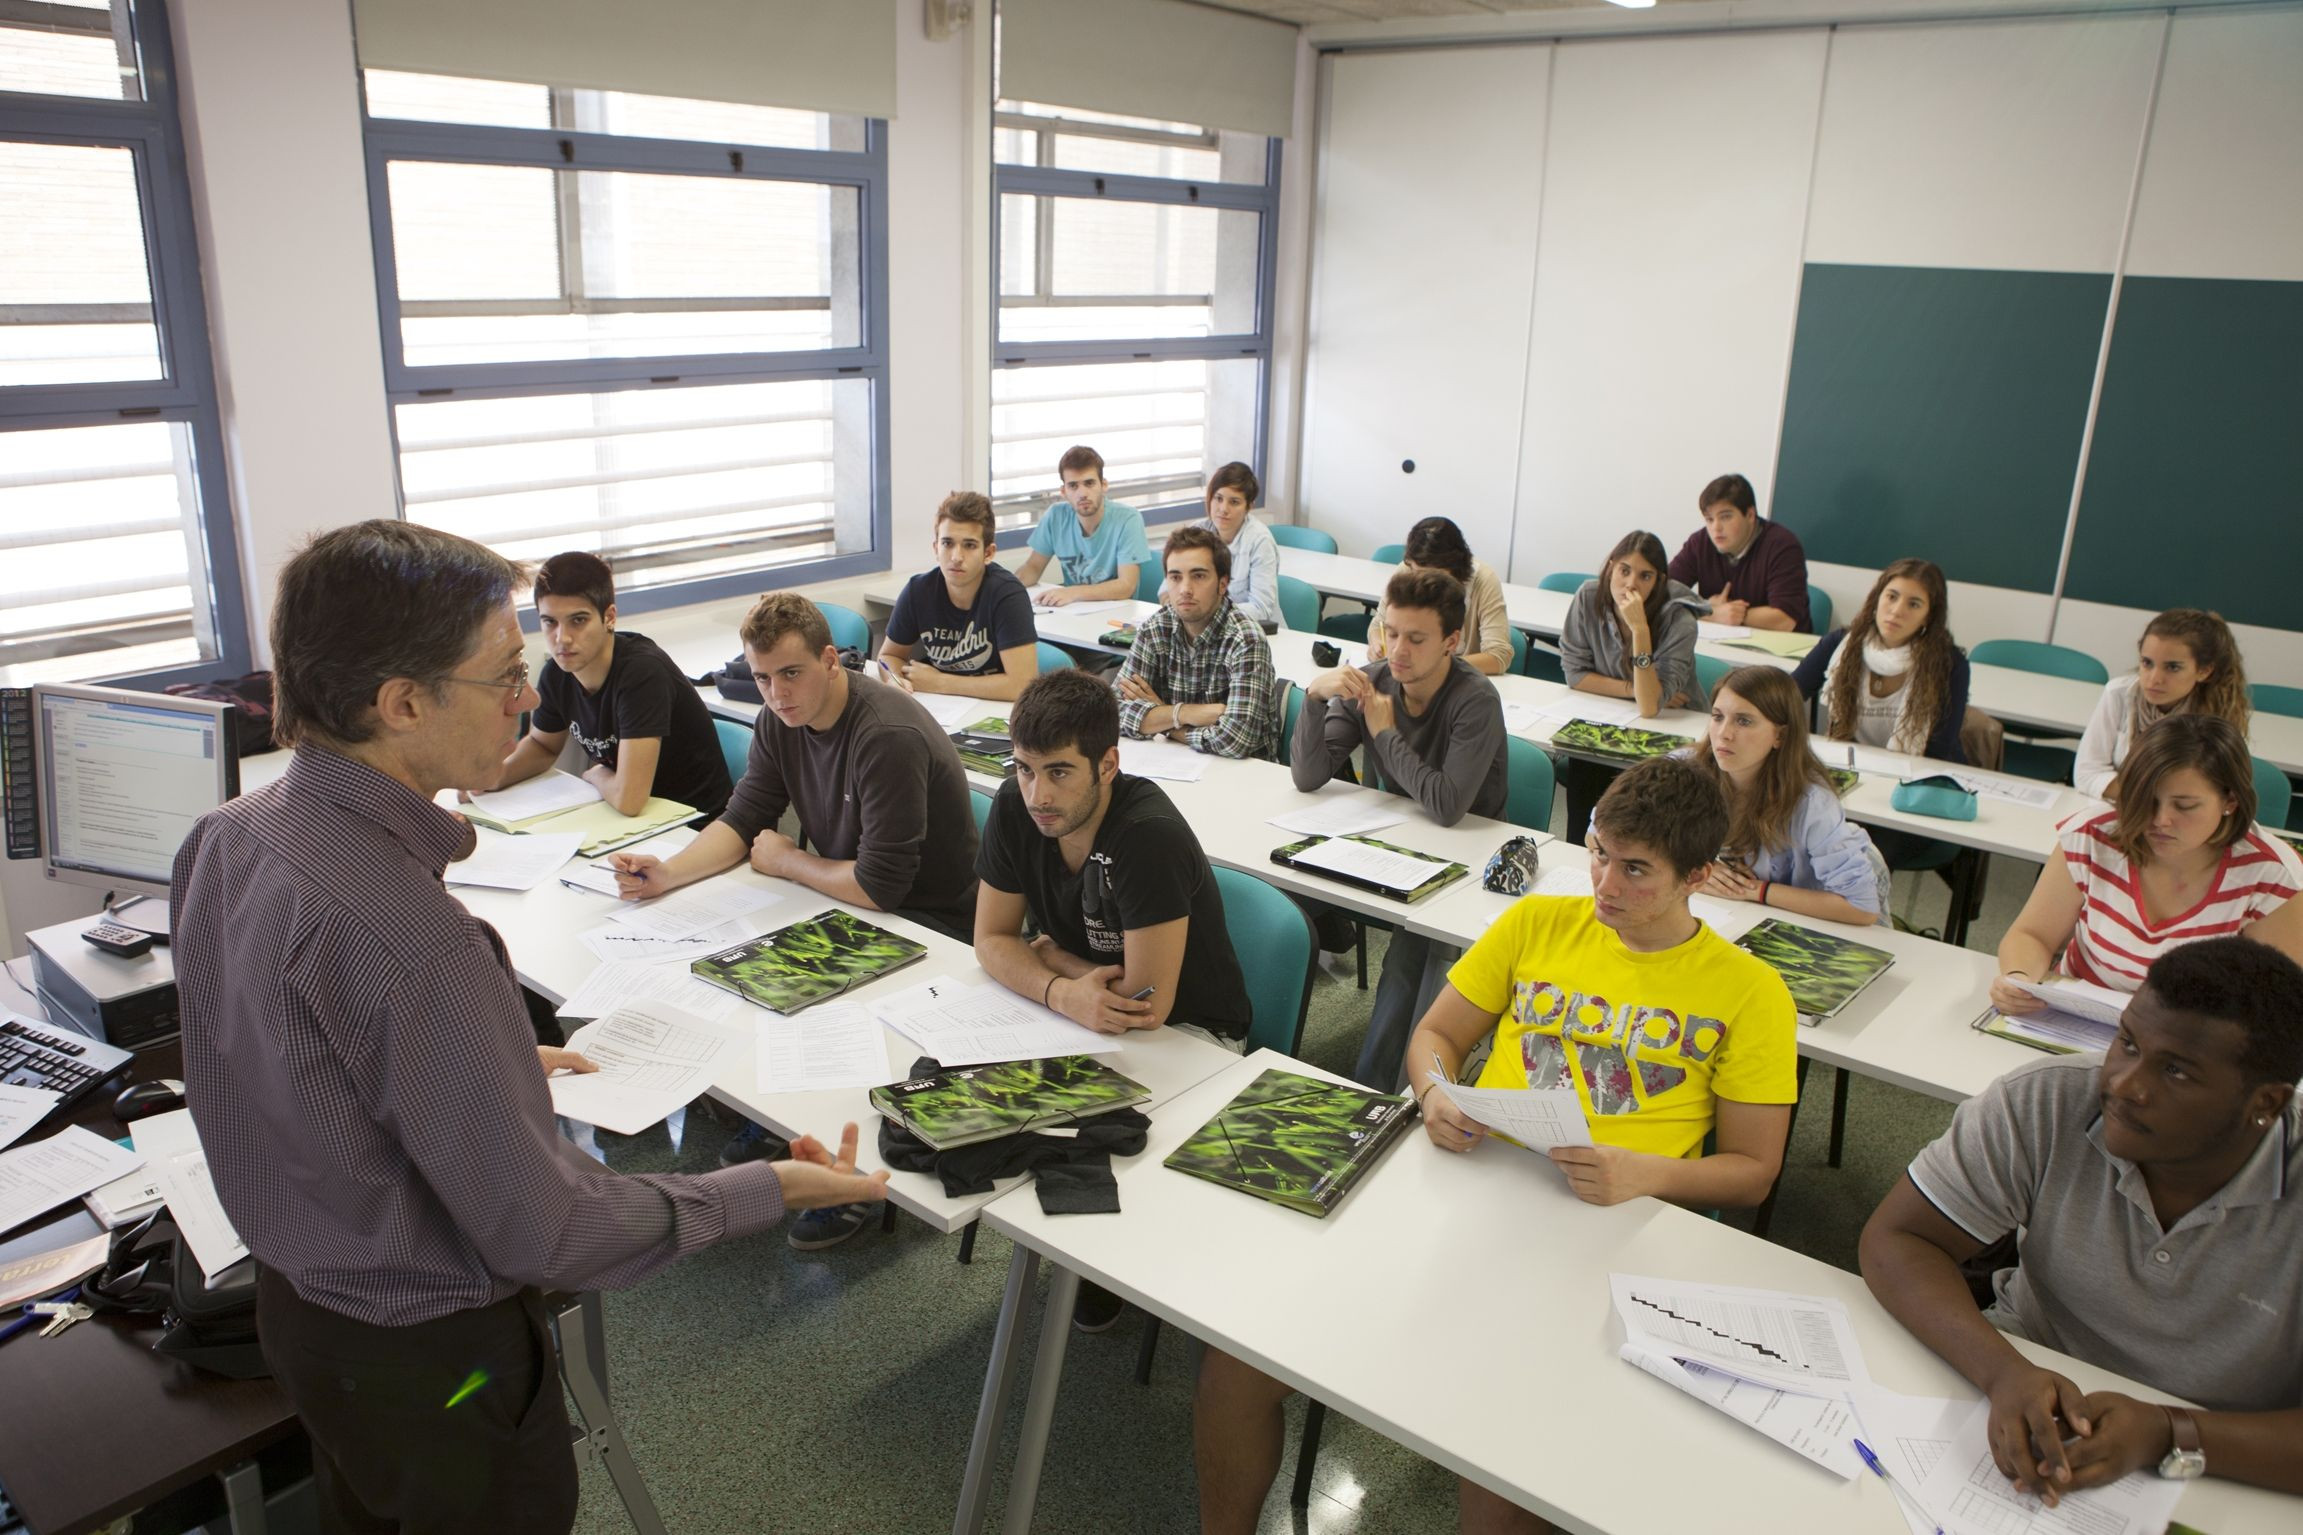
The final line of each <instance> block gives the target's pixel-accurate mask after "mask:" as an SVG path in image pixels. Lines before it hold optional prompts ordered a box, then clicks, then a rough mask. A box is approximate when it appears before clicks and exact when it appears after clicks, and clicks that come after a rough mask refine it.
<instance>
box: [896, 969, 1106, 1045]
mask: <svg viewBox="0 0 2303 1535" xmlns="http://www.w3.org/2000/svg"><path fill="white" fill-rule="evenodd" d="M871 1008H872V1011H873V1013H874V1014H875V1015H876V1016H877V1017H878V1018H879V1020H880V1021H881V1022H882V1023H884V1024H886V1025H887V1026H888V1027H889V1028H891V1029H894V1030H895V1031H896V1032H897V1033H899V1034H901V1035H903V1036H904V1037H905V1038H906V1039H908V1040H910V1041H911V1042H912V1043H913V1044H915V1045H917V1046H919V1047H920V1053H921V1054H922V1055H926V1056H930V1057H932V1058H934V1059H935V1060H936V1061H937V1062H939V1063H940V1064H942V1065H945V1066H981V1065H984V1064H986V1063H988V1062H992V1061H1036V1060H1041V1059H1043V1058H1045V1057H1047V1056H1053V1055H1110V1054H1112V1053H1113V1052H1115V1051H1117V1050H1118V1049H1119V1048H1120V1044H1121V1036H1119V1035H1116V1034H1098V1033H1097V1032H1096V1031H1095V1030H1093V1029H1090V1028H1085V1027H1082V1026H1081V1025H1079V1024H1076V1023H1074V1022H1072V1021H1071V1020H1070V1019H1069V1018H1066V1017H1064V1016H1063V1015H1062V1014H1061V1013H1058V1012H1056V1011H1054V1010H1053V1009H1051V1008H1045V1007H1041V1006H1040V1005H1039V1004H1038V1003H1036V1002H1032V1001H1028V1000H1026V999H1025V998H1023V997H1019V996H1017V995H1016V994H1015V993H1014V992H1012V991H1010V990H1008V989H1007V988H1006V987H1005V986H1002V985H999V984H998V983H997V982H993V981H984V982H981V983H979V984H977V985H973V986H963V985H960V984H958V983H957V982H954V981H953V980H951V979H950V978H949V977H948V976H937V977H936V978H935V979H934V980H931V981H927V982H925V983H923V984H921V985H918V986H914V987H912V988H911V989H909V990H908V991H899V992H897V993H896V994H895V995H894V996H891V997H884V998H879V999H876V1000H875V1001H873V1002H872V1003H871Z"/></svg>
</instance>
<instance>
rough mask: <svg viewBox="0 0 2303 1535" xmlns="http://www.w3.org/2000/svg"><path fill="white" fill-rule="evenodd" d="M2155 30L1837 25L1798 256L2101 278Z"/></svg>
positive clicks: (2084, 24) (2130, 163) (2094, 24)
mask: <svg viewBox="0 0 2303 1535" xmlns="http://www.w3.org/2000/svg"><path fill="white" fill-rule="evenodd" d="M2164 26H2165V21H2164V19H2163V18H2162V17H2160V16H2157V15H2135V16H2104V17H2087V18H2071V19H2065V20H2054V21H2022V22H1984V23H1975V24H1971V25H1964V26H1909V27H1847V28H1842V29H1841V30H1840V32H1839V34H1838V35H1837V37H1835V38H1834V39H1833V41H1832V46H1831V71H1830V78H1829V80H1828V82H1827V84H1826V87H1825V91H1824V98H1823V128H1822V136H1821V140H1820V142H1819V145H1818V148H1817V150H1816V157H1815V195H1814V201H1813V205H1812V211H1811V212H1810V214H1809V218H1808V228H1807V259H1808V260H1809V261H1823V262H1844V263H1850V264H1857V265H1877V266H1924V267H1967V268H1976V267H1984V268H1997V269H2005V270H2014V271H2034V272H2108V271H2110V270H2111V269H2112V266H2113V263H2114V262H2115V260H2116V259H2117V257H2118V254H2119V234H2120V226H2121V223H2122V221H2123V220H2124V218H2125V216H2126V210H2127V192H2128V187H2129V185H2130V183H2131V181H2132V179H2133V177H2134V172H2135V151H2136V147H2137V144H2138V143H2139V141H2140V139H2141V137H2142V131H2143V115H2144V108H2145V104H2146V102H2147V101H2148V100H2149V97H2150V91H2151V72H2152V69H2153V67H2154V66H2155V64H2156V63H2157V61H2158V52H2159V39H2160V34H2161V31H2162V29H2163V28H2164Z"/></svg>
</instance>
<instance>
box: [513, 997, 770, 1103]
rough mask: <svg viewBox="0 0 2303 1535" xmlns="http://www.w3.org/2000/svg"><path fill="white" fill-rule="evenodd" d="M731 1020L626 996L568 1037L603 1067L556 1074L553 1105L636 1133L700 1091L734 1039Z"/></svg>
mask: <svg viewBox="0 0 2303 1535" xmlns="http://www.w3.org/2000/svg"><path fill="white" fill-rule="evenodd" d="M736 1039H737V1034H736V1031H735V1030H734V1029H732V1028H729V1027H726V1026H723V1025H719V1024H713V1023H708V1022H706V1021H705V1020H704V1019H701V1018H698V1017H696V1016H694V1015H693V1014H691V1013H684V1012H681V1011H680V1010H679V1009H678V1008H675V1007H666V1006H664V1005H662V1004H661V1003H626V1004H625V1005H623V1006H621V1007H618V1008H616V1009H614V1010H613V1011H611V1012H610V1013H609V1014H608V1015H607V1016H606V1017H604V1018H601V1019H599V1020H598V1021H597V1022H593V1023H588V1024H585V1025H584V1026H583V1027H582V1028H580V1029H578V1030H577V1031H576V1032H575V1033H574V1034H573V1035H571V1036H570V1037H569V1039H568V1048H569V1049H571V1050H575V1051H579V1052H581V1053H582V1054H583V1056H584V1058H585V1059H586V1060H588V1061H590V1062H591V1063H592V1064H593V1065H595V1066H597V1067H599V1068H600V1069H599V1070H598V1071H594V1072H587V1073H584V1074H582V1075H578V1074H576V1073H574V1072H560V1073H558V1074H556V1075H554V1076H553V1078H552V1080H551V1088H552V1112H554V1113H555V1114H561V1115H565V1116H566V1117H567V1118H569V1119H575V1120H581V1121H582V1122H584V1123H585V1124H588V1125H598V1126H599V1127H600V1128H601V1129H603V1130H611V1131H614V1132H615V1133H616V1134H618V1135H637V1134H639V1133H640V1132H641V1131H642V1130H645V1129H647V1128H648V1126H650V1125H652V1124H655V1123H656V1122H657V1121H659V1120H661V1119H663V1118H665V1117H666V1116H668V1115H669V1114H670V1113H671V1112H672V1111H673V1110H674V1109H677V1108H684V1107H685V1106H686V1105H688V1104H689V1103H692V1102H694V1101H695V1100H696V1099H697V1098H698V1097H700V1096H702V1094H703V1093H704V1091H705V1089H707V1088H709V1087H710V1086H711V1085H712V1081H713V1079H714V1078H715V1077H717V1076H718V1075H719V1070H720V1060H721V1057H722V1056H724V1055H725V1054H726V1053H727V1051H728V1050H729V1048H730V1047H731V1046H733V1045H734V1044H735V1042H736Z"/></svg>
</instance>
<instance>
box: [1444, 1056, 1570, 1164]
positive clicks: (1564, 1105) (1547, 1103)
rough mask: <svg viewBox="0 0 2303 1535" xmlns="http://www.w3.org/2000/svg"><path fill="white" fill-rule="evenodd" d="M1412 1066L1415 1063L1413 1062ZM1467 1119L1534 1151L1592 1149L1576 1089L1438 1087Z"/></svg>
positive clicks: (1452, 1084)
mask: <svg viewBox="0 0 2303 1535" xmlns="http://www.w3.org/2000/svg"><path fill="white" fill-rule="evenodd" d="M1410 1065H1411V1066H1412V1065H1413V1063H1412V1062H1411V1063H1410ZM1435 1085H1436V1086H1437V1087H1438V1088H1439V1090H1440V1091H1441V1092H1443V1093H1445V1094H1447V1100H1448V1102H1450V1103H1452V1104H1454V1105H1455V1106H1456V1108H1458V1109H1459V1110H1461V1111H1462V1112H1463V1115H1464V1117H1465V1118H1467V1119H1474V1120H1477V1121H1478V1122H1479V1123H1481V1124H1483V1125H1485V1126H1487V1127H1488V1128H1489V1129H1490V1130H1493V1131H1494V1132H1495V1133H1496V1134H1498V1135H1501V1136H1503V1137H1505V1138H1506V1139H1508V1140H1513V1141H1517V1142H1518V1143H1519V1144H1520V1145H1522V1146H1525V1147H1526V1148H1527V1149H1528V1150H1530V1151H1549V1150H1551V1148H1552V1147H1554V1146H1588V1145H1590V1144H1591V1125H1590V1123H1589V1122H1588V1121H1587V1120H1586V1119H1585V1118H1584V1116H1583V1102H1582V1100H1581V1099H1579V1098H1577V1097H1576V1095H1575V1089H1574V1088H1572V1087H1466V1086H1462V1085H1460V1084H1458V1083H1454V1082H1440V1083H1437V1084H1435Z"/></svg>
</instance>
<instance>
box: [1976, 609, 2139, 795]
mask: <svg viewBox="0 0 2303 1535" xmlns="http://www.w3.org/2000/svg"><path fill="white" fill-rule="evenodd" d="M1967 659H1968V660H1969V661H1970V662H1971V663H1973V664H1974V665H1977V666H2004V667H2007V668H2008V669H2009V670H2011V671H2019V672H2037V673H2038V674H2039V675H2040V676H2042V677H2068V678H2070V679H2071V680H2072V681H2074V682H2092V683H2095V684H2097V685H2098V686H2100V685H2101V684H2103V683H2106V682H2109V681H2110V680H2111V671H2110V668H2108V667H2106V666H2105V665H2104V664H2103V663H2102V662H2101V661H2098V660H2096V659H2095V658H2094V657H2093V656H2091V655H2089V654H2087V653H2086V652H2085V651H2083V650H2073V649H2072V648H2071V647H2070V646H2068V645H2049V644H2046V643H2044V642H2042V641H2039V640H1985V641H1984V642H1983V643H1982V644H1980V645H1977V646H1976V647H1975V648H1974V649H1973V650H1970V651H1969V652H1968V653H1967ZM2042 736H2044V737H2046V738H2048V739H2068V737H2067V736H2063V735H2062V734H2061V733H2059V732H2056V731H2029V730H2027V731H2025V732H2024V733H2023V738H2022V739H2018V738H2017V736H2016V734H2015V732H2013V731H2009V732H2008V734H2007V757H2006V760H2005V761H2004V762H2003V763H2002V764H2001V766H2002V768H2003V769H2004V770H2005V771H2006V772H2010V773H2015V774H2018V775H2020V776H2022V777H2024V778H2037V779H2040V780H2042V781H2044V782H2046V783H2069V782H2071V769H2072V765H2073V763H2074V762H2075V761H2076V760H2077V758H2076V754H2075V753H2073V752H2072V750H2071V749H2070V748H2069V747H2067V746H2048V745H2043V744H2041V742H2040V740H2039V738H2040V737H2042Z"/></svg>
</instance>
